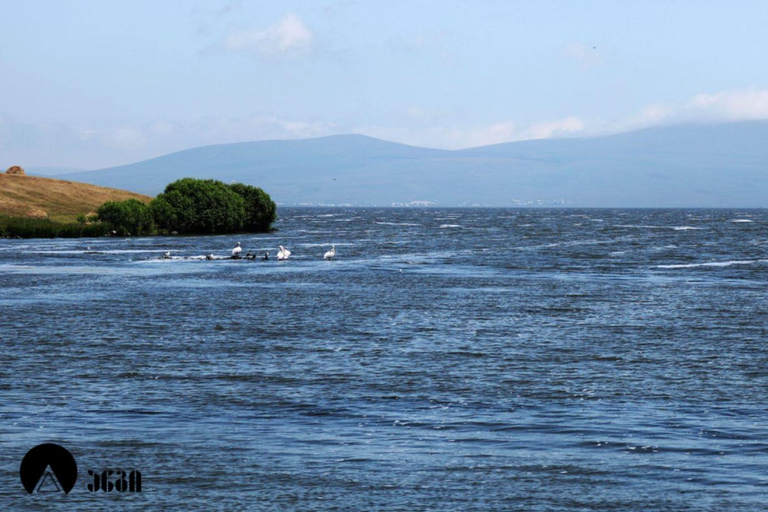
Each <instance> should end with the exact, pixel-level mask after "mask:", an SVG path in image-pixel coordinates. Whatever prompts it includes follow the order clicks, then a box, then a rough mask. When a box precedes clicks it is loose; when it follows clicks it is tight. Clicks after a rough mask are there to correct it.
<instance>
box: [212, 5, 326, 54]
mask: <svg viewBox="0 0 768 512" xmlns="http://www.w3.org/2000/svg"><path fill="white" fill-rule="evenodd" d="M313 40H314V34H313V33H312V31H311V30H310V29H309V28H307V26H306V25H305V24H304V22H303V21H302V20H301V19H300V18H299V17H298V16H296V15H295V14H286V15H285V16H283V18H281V19H280V20H279V21H277V22H276V23H274V24H272V25H270V26H268V27H266V28H250V29H238V30H232V31H230V32H229V34H227V36H226V38H225V39H224V48H226V49H227V50H230V51H235V52H249V53H255V54H257V55H262V56H296V55H299V54H301V53H304V52H306V51H308V50H309V49H310V48H311V46H312V42H313Z"/></svg>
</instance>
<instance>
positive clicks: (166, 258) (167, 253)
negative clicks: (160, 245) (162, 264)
mask: <svg viewBox="0 0 768 512" xmlns="http://www.w3.org/2000/svg"><path fill="white" fill-rule="evenodd" d="M163 259H164V260H169V259H171V251H168V252H166V253H165V254H163Z"/></svg>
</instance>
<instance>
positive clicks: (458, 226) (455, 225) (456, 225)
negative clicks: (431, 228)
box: [440, 224, 464, 229]
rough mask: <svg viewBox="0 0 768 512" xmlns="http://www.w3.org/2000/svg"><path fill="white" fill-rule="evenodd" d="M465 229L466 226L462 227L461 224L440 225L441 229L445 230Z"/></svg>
mask: <svg viewBox="0 0 768 512" xmlns="http://www.w3.org/2000/svg"><path fill="white" fill-rule="evenodd" d="M463 227H464V226H462V225H460V224H440V229H445V228H463Z"/></svg>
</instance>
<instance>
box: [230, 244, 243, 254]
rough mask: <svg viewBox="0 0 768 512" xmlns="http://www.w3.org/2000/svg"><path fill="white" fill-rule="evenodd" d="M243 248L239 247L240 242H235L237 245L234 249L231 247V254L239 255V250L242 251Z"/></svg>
mask: <svg viewBox="0 0 768 512" xmlns="http://www.w3.org/2000/svg"><path fill="white" fill-rule="evenodd" d="M242 250H243V248H242V247H240V242H237V245H236V246H235V248H234V249H232V256H240V251H242Z"/></svg>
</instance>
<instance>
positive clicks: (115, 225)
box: [97, 199, 154, 236]
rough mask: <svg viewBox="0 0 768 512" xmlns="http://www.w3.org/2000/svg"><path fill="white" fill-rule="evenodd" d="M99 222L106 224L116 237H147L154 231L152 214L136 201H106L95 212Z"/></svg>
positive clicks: (144, 205) (147, 207)
mask: <svg viewBox="0 0 768 512" xmlns="http://www.w3.org/2000/svg"><path fill="white" fill-rule="evenodd" d="M97 213H98V216H99V217H98V218H99V221H101V222H103V223H106V224H108V225H109V226H110V227H111V229H113V230H114V231H116V232H117V234H118V235H121V236H125V235H149V234H151V233H152V232H153V231H154V222H153V220H152V212H151V211H150V208H149V206H148V205H146V204H144V203H142V202H141V201H139V200H137V199H128V200H127V201H108V202H106V203H104V204H103V205H101V206H99V209H98V210H97Z"/></svg>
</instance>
